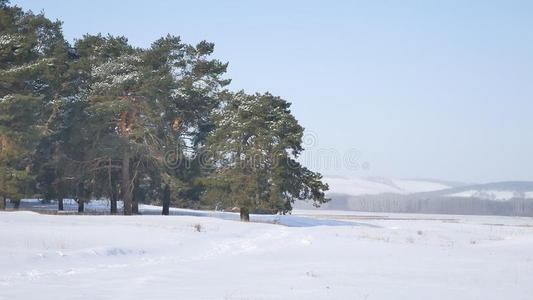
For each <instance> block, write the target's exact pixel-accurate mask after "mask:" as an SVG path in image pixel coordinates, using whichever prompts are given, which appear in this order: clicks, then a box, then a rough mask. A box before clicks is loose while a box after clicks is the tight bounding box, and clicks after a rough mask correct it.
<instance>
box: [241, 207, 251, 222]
mask: <svg viewBox="0 0 533 300" xmlns="http://www.w3.org/2000/svg"><path fill="white" fill-rule="evenodd" d="M241 221H243V222H250V210H249V209H248V208H246V207H241Z"/></svg>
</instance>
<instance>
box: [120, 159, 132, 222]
mask: <svg viewBox="0 0 533 300" xmlns="http://www.w3.org/2000/svg"><path fill="white" fill-rule="evenodd" d="M132 192H133V191H132V189H131V176H130V156H129V153H127V152H126V153H124V157H123V158H122V201H124V215H127V216H129V215H131V212H132V207H131V203H132V198H133V193H132Z"/></svg>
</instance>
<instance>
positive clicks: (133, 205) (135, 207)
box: [131, 179, 141, 215]
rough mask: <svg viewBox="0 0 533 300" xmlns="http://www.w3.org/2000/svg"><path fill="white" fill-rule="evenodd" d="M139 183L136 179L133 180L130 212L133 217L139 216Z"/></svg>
mask: <svg viewBox="0 0 533 300" xmlns="http://www.w3.org/2000/svg"><path fill="white" fill-rule="evenodd" d="M140 197H141V195H139V181H138V180H137V179H135V180H133V199H132V203H131V211H132V212H133V214H134V215H138V214H139V198H140Z"/></svg>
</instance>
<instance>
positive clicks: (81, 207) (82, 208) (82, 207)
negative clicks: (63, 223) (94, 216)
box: [78, 199, 85, 213]
mask: <svg viewBox="0 0 533 300" xmlns="http://www.w3.org/2000/svg"><path fill="white" fill-rule="evenodd" d="M84 211H85V201H83V200H81V199H79V200H78V213H83V212H84Z"/></svg>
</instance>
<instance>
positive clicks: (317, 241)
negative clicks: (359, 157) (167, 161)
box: [0, 206, 533, 300]
mask: <svg viewBox="0 0 533 300" xmlns="http://www.w3.org/2000/svg"><path fill="white" fill-rule="evenodd" d="M89 208H90V206H89ZM142 210H143V212H144V213H145V214H148V213H154V214H155V213H157V212H158V208H156V207H149V206H144V207H142ZM172 212H173V214H174V215H172V216H166V217H164V216H158V215H143V216H133V217H124V216H90V215H41V214H37V213H34V212H28V211H20V212H0V299H2V300H13V299H54V300H58V299H69V300H70V299H91V300H92V299H528V300H530V299H532V297H533V284H532V283H533V219H532V218H511V217H484V216H450V215H446V216H441V215H404V214H367V213H348V212H340V211H296V212H295V214H294V215H292V216H282V217H280V216H252V220H255V221H259V222H260V223H256V222H253V223H249V224H246V223H241V222H237V221H235V220H234V219H236V218H237V217H238V216H237V215H236V214H231V213H220V212H197V211H190V210H177V209H174V210H173V211H172ZM273 223H275V224H273Z"/></svg>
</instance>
